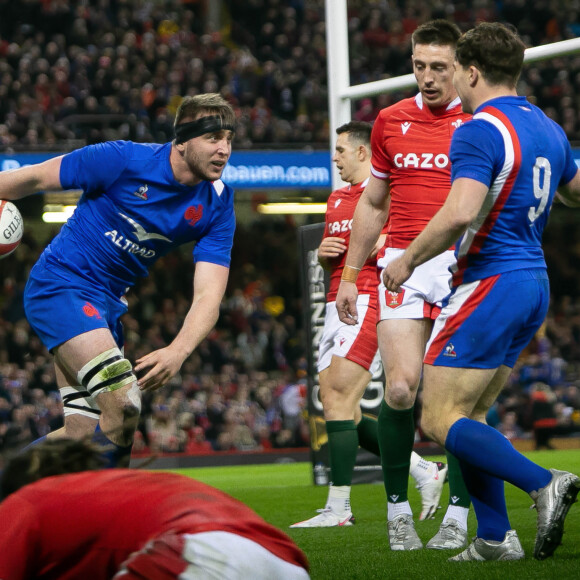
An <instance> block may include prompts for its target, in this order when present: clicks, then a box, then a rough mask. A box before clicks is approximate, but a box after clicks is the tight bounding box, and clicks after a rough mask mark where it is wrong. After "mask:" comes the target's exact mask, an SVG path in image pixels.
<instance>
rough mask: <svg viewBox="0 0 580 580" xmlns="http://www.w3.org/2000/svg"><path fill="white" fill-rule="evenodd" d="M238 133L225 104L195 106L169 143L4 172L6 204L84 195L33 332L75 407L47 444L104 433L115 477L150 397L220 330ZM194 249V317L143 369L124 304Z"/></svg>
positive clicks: (28, 300)
mask: <svg viewBox="0 0 580 580" xmlns="http://www.w3.org/2000/svg"><path fill="white" fill-rule="evenodd" d="M234 122H235V115H234V111H233V109H232V107H231V106H230V105H229V103H227V102H226V101H225V100H224V99H223V98H222V97H221V96H220V95H218V94H204V95H197V96H194V97H186V98H184V99H183V100H182V102H181V104H180V106H179V108H178V110H177V113H176V117H175V139H174V140H173V141H172V142H170V143H165V144H141V143H133V142H130V141H112V142H107V143H99V144H96V145H91V146H87V147H83V148H81V149H78V150H77V151H74V152H72V153H69V154H67V155H64V156H60V157H56V158H54V159H50V160H48V161H45V162H44V163H40V164H38V165H31V166H27V167H22V168H20V169H16V170H14V171H8V172H3V173H0V197H1V198H3V199H10V200H17V199H20V198H22V197H25V196H27V195H30V194H33V193H35V192H39V191H46V190H59V189H65V190H68V189H80V190H82V191H83V193H82V195H81V198H80V200H79V203H78V206H77V208H76V210H75V212H74V214H73V216H72V217H71V218H70V219H69V220H68V222H67V223H66V224H64V226H63V227H62V229H61V231H60V233H59V234H58V235H57V236H56V237H55V238H54V240H52V242H51V243H50V244H49V246H48V247H47V248H46V249H45V250H44V252H43V254H42V255H41V257H40V259H39V260H38V262H37V263H36V264H35V265H34V267H33V268H32V271H31V273H30V277H29V280H28V283H27V286H26V290H25V294H24V305H25V310H26V316H27V318H28V321H29V322H30V325H31V326H32V328H33V329H34V330H35V332H36V333H37V334H38V336H39V337H40V338H41V340H42V341H43V343H44V344H45V345H46V347H47V348H48V349H49V350H50V351H51V353H52V354H53V355H54V361H55V365H56V375H57V381H58V385H59V388H60V390H61V394H62V398H63V403H64V413H65V425H64V427H63V429H61V430H59V431H56V432H54V433H51V434H49V435H48V437H57V436H68V437H73V438H79V437H83V436H85V435H87V434H88V433H94V438H95V440H96V441H99V442H101V443H103V444H106V445H107V446H108V449H109V452H108V458H109V462H110V465H111V466H114V465H116V464H118V463H119V462H123V463H127V462H128V458H129V456H130V451H131V445H132V441H133V434H134V432H135V429H136V427H137V423H138V420H139V413H140V409H141V392H142V391H154V390H156V389H159V388H160V387H162V386H163V385H164V384H166V383H167V382H168V381H169V379H171V378H172V377H173V376H174V375H175V374H176V373H177V372H178V371H179V369H180V367H181V365H182V364H183V362H184V361H185V359H186V358H187V357H188V356H189V355H191V353H192V352H193V351H194V350H195V348H196V347H197V346H198V345H199V344H200V342H201V341H202V340H203V339H204V338H205V337H206V335H207V334H208V333H209V332H210V330H211V329H212V328H213V326H214V325H215V323H216V321H217V318H218V314H219V306H220V302H221V300H222V297H223V295H224V292H225V289H226V284H227V280H228V274H229V265H230V255H231V249H232V241H233V236H234V229H235V216H234V199H233V191H232V189H231V188H230V187H228V186H227V185H226V184H225V183H223V182H222V181H221V180H220V177H221V175H222V172H223V170H224V168H225V166H226V163H227V162H228V159H229V157H230V154H231V150H232V139H233V137H234ZM188 242H195V247H194V249H193V261H194V263H195V273H194V279H193V301H192V304H191V308H190V309H189V311H188V313H187V315H186V317H185V320H184V322H183V326H182V328H181V329H180V331H179V332H178V334H177V336H176V337H175V338H174V340H173V341H172V342H171V344H169V345H168V346H166V347H164V348H160V349H158V350H155V351H153V352H151V353H149V354H146V355H145V356H143V357H142V358H140V359H139V360H137V361H136V365H135V367H134V368H133V366H132V364H131V362H129V361H128V360H127V359H125V357H124V355H123V334H122V327H121V323H120V317H121V316H122V315H123V314H124V313H125V312H126V311H127V302H126V300H125V298H124V296H125V294H126V292H127V290H128V289H129V288H130V287H131V286H133V285H134V284H135V281H136V279H137V278H138V277H141V276H146V275H147V273H148V271H149V268H150V267H151V266H152V264H153V263H154V262H155V261H156V260H157V259H158V258H160V257H161V256H164V255H165V254H167V253H168V252H170V251H171V250H173V249H175V248H177V247H178V246H180V245H182V244H185V243H188ZM137 375H139V378H137Z"/></svg>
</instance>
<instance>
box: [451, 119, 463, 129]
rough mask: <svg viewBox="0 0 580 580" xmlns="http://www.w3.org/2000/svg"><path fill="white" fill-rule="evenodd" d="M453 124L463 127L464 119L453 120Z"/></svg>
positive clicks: (456, 126)
mask: <svg viewBox="0 0 580 580" xmlns="http://www.w3.org/2000/svg"><path fill="white" fill-rule="evenodd" d="M451 124H452V125H453V126H454V127H455V128H456V129H458V128H459V127H461V125H463V119H457V121H451Z"/></svg>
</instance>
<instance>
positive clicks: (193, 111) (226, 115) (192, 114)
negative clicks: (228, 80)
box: [174, 93, 236, 126]
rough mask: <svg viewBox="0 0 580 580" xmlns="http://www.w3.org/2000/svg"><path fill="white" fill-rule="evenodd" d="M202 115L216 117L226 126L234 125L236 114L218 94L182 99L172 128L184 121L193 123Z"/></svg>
mask: <svg viewBox="0 0 580 580" xmlns="http://www.w3.org/2000/svg"><path fill="white" fill-rule="evenodd" d="M202 113H203V114H207V115H217V116H218V117H221V118H222V120H223V122H224V124H226V125H235V124H236V114H235V112H234V109H233V108H232V106H231V105H230V104H229V103H228V102H227V101H226V100H225V99H224V98H223V97H222V96H221V95H220V94H218V93H205V94H202V95H195V96H193V97H191V96H189V97H184V98H183V99H182V101H181V103H180V104H179V107H177V112H176V113H175V122H174V126H177V125H179V124H180V123H181V122H182V121H183V120H184V119H187V120H188V121H195V120H196V119H197V118H198V117H199V116H200V115H201V114H202Z"/></svg>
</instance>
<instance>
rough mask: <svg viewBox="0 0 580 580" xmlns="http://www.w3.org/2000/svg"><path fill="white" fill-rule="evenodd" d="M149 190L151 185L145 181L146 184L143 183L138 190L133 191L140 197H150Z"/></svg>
mask: <svg viewBox="0 0 580 580" xmlns="http://www.w3.org/2000/svg"><path fill="white" fill-rule="evenodd" d="M148 191H149V186H148V185H147V184H146V183H145V184H144V185H142V186H141V187H140V188H139V189H138V190H137V191H134V192H133V193H134V194H135V195H136V196H137V197H138V198H139V199H149V198H148V196H147V192H148Z"/></svg>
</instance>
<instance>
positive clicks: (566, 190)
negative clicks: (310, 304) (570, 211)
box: [558, 169, 580, 207]
mask: <svg viewBox="0 0 580 580" xmlns="http://www.w3.org/2000/svg"><path fill="white" fill-rule="evenodd" d="M558 197H559V198H560V199H561V200H562V202H563V203H564V204H565V205H567V206H568V207H580V169H579V170H578V171H577V172H576V175H575V176H574V177H573V178H572V181H570V183H567V184H566V185H563V186H560V187H559V188H558Z"/></svg>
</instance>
